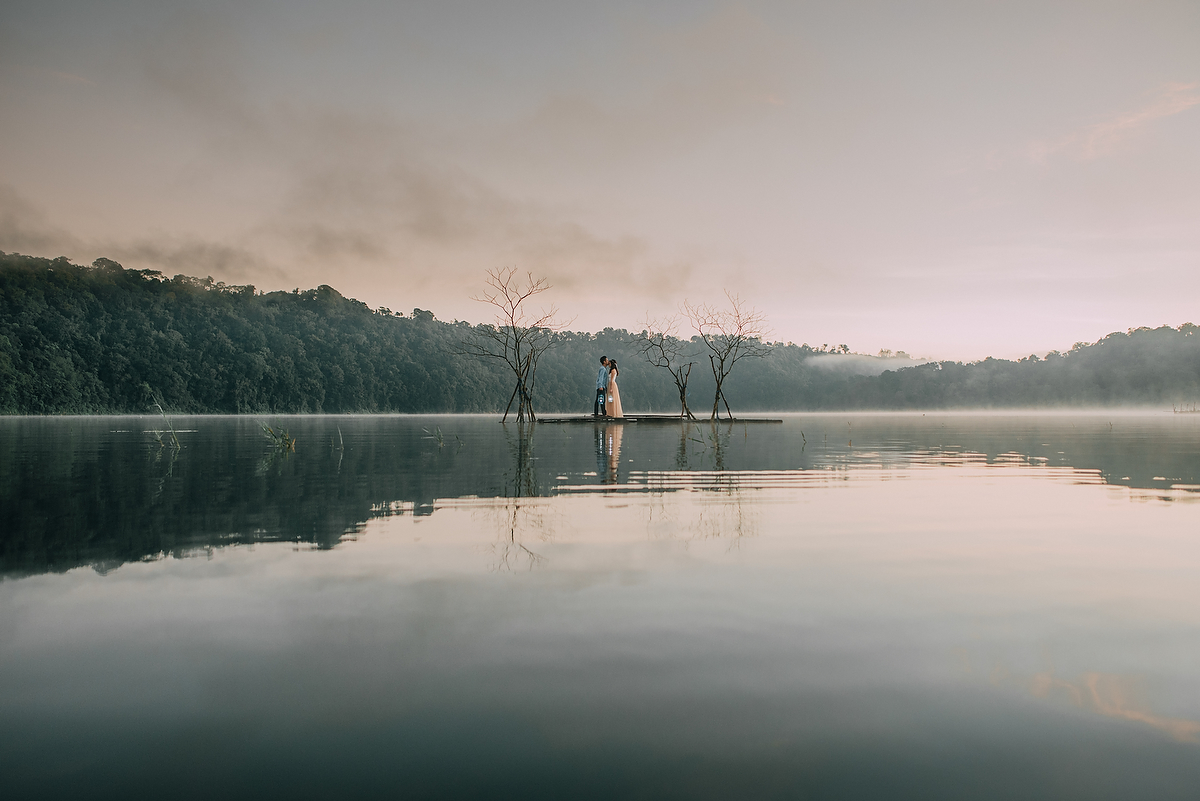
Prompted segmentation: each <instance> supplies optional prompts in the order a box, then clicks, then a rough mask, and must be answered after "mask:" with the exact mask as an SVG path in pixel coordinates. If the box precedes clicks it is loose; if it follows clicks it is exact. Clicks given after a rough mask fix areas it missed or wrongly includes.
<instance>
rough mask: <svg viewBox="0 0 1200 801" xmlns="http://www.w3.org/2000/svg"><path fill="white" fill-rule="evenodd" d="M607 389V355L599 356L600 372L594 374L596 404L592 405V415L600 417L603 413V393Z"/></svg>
mask: <svg viewBox="0 0 1200 801" xmlns="http://www.w3.org/2000/svg"><path fill="white" fill-rule="evenodd" d="M607 391H608V357H607V356H601V357H600V372H599V373H597V374H596V405H595V406H593V407H592V415H593V416H595V417H600V416H601V415H603V414H604V393H605V392H607Z"/></svg>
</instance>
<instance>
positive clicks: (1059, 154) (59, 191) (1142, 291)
mask: <svg viewBox="0 0 1200 801" xmlns="http://www.w3.org/2000/svg"><path fill="white" fill-rule="evenodd" d="M0 250H4V251H7V252H20V253H26V254H31V255H38V256H48V257H55V256H60V255H65V256H68V257H70V258H71V259H72V260H73V261H76V262H77V263H90V262H91V261H92V260H93V259H96V258H100V257H104V258H110V259H114V260H116V261H119V262H121V263H122V264H124V265H125V266H126V267H129V268H136V269H156V270H161V271H162V272H164V273H165V274H166V275H175V274H177V273H184V274H188V275H196V276H212V277H213V278H215V279H217V280H221V281H225V282H227V283H234V284H246V283H252V284H254V285H255V286H257V287H258V288H260V289H263V290H275V289H286V290H291V289H294V288H297V287H299V288H302V289H303V288H309V287H314V286H317V285H319V284H329V285H331V286H333V287H335V288H337V289H338V290H339V291H341V292H342V293H343V294H345V295H347V296H350V297H355V298H358V299H360V300H362V301H364V302H366V303H367V304H369V305H370V306H372V307H379V306H385V307H387V308H390V309H394V310H397V311H405V312H407V311H411V310H412V309H413V308H417V307H419V308H422V309H428V310H431V311H433V312H434V314H435V315H437V317H438V318H439V319H443V320H455V319H459V320H468V321H471V322H481V321H487V320H490V318H491V316H490V314H489V313H488V309H487V308H486V307H485V306H483V305H481V304H479V303H478V302H475V301H473V300H472V296H473V295H478V294H479V293H480V292H482V291H483V290H484V289H485V286H484V280H485V277H486V273H487V271H488V270H495V269H500V268H507V267H515V268H517V269H519V270H521V271H530V272H532V273H533V274H534V275H536V276H545V277H546V278H548V279H549V281H550V283H551V284H552V286H553V288H552V289H551V290H550V291H549V292H547V293H546V294H545V295H543V296H542V297H543V298H544V299H545V300H546V301H547V302H549V303H553V304H554V305H555V306H557V308H558V309H559V310H560V315H561V317H562V318H563V319H564V320H567V321H569V322H570V327H571V328H572V329H575V330H588V331H596V330H599V329H601V328H604V327H608V326H611V327H614V328H628V329H632V330H640V329H641V327H642V323H643V322H644V321H645V320H646V319H647V317H662V316H665V315H668V314H670V313H672V311H674V310H676V309H678V307H679V305H680V303H681V302H683V301H684V300H688V301H690V302H693V303H697V302H720V301H722V300H723V298H724V295H723V292H724V290H729V291H730V292H733V293H736V294H737V295H738V296H740V297H741V298H742V299H743V300H744V301H745V302H747V303H748V304H749V305H751V306H753V307H755V308H757V309H758V310H761V311H762V312H764V313H765V314H766V316H767V318H768V320H769V324H770V329H771V331H770V337H769V338H770V339H772V340H778V341H794V342H796V343H798V344H799V343H801V342H807V343H810V344H813V345H821V344H825V343H828V344H829V345H831V346H832V345H839V344H843V343H844V344H847V345H849V347H850V348H851V349H852V350H855V351H859V352H864V353H874V352H876V351H878V350H879V349H881V348H888V349H891V350H904V351H906V352H908V353H910V354H913V355H916V356H922V357H930V358H942V359H963V360H974V359H979V358H983V357H985V356H989V355H992V356H1000V357H1009V358H1011V357H1019V356H1024V355H1028V354H1030V353H1038V354H1042V353H1045V352H1046V351H1048V350H1051V349H1061V350H1065V349H1067V348H1070V347H1071V345H1072V344H1074V343H1075V342H1077V341H1089V342H1090V341H1094V340H1096V339H1098V338H1100V337H1102V336H1104V335H1105V334H1107V333H1109V332H1111V331H1118V330H1125V329H1128V328H1131V327H1138V326H1143V325H1148V326H1157V325H1162V324H1169V325H1179V324H1181V323H1184V322H1200V306H1198V305H1197V299H1198V298H1200V269H1198V268H1200V3H1196V2H1194V0H1189V1H1188V2H1178V3H1158V2H1102V1H1101V0H1092V1H1089V2H1046V1H1045V0H1041V1H1039V2H1028V3H1026V2H1020V0H1015V1H1006V2H993V3H988V2H980V3H963V2H959V1H957V0H955V1H954V2H920V1H919V0H918V1H916V2H903V3H900V2H853V1H846V2H820V3H806V2H742V3H723V2H713V3H707V2H686V3H685V2H655V3H646V2H623V1H622V0H615V1H613V2H606V3H602V4H601V3H573V2H565V1H562V0H560V1H558V2H475V3H466V2H455V1H454V0H439V1H438V2H411V3H405V2H356V1H343V2H338V3H315V2H255V1H247V0H243V2H236V3H234V2H220V1H219V0H205V2H190V0H175V1H174V2H173V1H172V0H155V1H154V2H149V1H145V2H141V1H139V0H114V1H112V2H103V1H98V0H89V1H88V2H58V1H57V0H38V1H37V2H26V1H25V0H6V2H5V3H4V8H3V10H2V11H0Z"/></svg>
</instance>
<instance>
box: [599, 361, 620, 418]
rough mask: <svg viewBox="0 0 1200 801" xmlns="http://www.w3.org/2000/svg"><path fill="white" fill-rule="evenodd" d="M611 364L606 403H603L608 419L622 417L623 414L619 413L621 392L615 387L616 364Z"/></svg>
mask: <svg viewBox="0 0 1200 801" xmlns="http://www.w3.org/2000/svg"><path fill="white" fill-rule="evenodd" d="M611 364H612V365H613V369H611V370H609V371H608V402H607V403H605V405H604V410H605V413H606V414H607V415H608V416H609V417H624V416H625V414H624V413H623V412H622V411H621V390H620V388H619V387H618V386H617V373H618V371H617V367H616V365H617V363H616V362H612V363H611Z"/></svg>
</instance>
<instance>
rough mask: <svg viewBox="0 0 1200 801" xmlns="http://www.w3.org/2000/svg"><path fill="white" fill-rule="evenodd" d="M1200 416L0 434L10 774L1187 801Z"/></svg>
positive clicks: (1193, 772)
mask: <svg viewBox="0 0 1200 801" xmlns="http://www.w3.org/2000/svg"><path fill="white" fill-rule="evenodd" d="M1197 418H1200V415H1195V416H1191V415H1178V416H1173V415H1169V414H1168V415H1119V414H1118V415H1085V414H1078V415H1056V416H1052V415H1024V416H1022V415H1009V416H994V415H929V416H921V415H919V414H917V415H878V416H871V415H800V416H793V417H787V418H786V419H785V422H784V423H783V424H782V425H752V426H740V425H735V426H726V425H721V426H718V427H716V428H715V429H714V428H713V427H712V426H709V425H707V424H706V425H701V426H692V427H690V428H688V427H683V426H680V425H674V424H669V425H637V424H633V425H627V426H625V427H624V428H621V427H619V426H611V427H606V426H593V425H590V424H587V425H542V426H539V427H538V428H537V429H536V431H535V432H534V433H533V435H532V437H529V436H522V435H521V433H520V432H518V431H517V429H516V428H515V427H513V426H508V427H503V426H501V425H499V424H498V423H497V422H496V421H495V420H494V419H493V418H481V417H310V418H271V419H270V421H271V422H280V423H282V424H283V425H285V426H288V427H290V429H291V431H292V433H293V434H295V435H297V437H298V445H297V448H296V452H295V453H278V452H275V451H273V450H272V448H271V445H270V443H269V442H268V441H267V440H266V439H265V438H264V437H263V435H262V434H261V432H260V430H259V428H258V421H257V420H255V419H251V418H223V417H191V418H175V424H176V427H177V428H180V429H182V430H183V431H182V432H181V433H180V435H179V436H180V439H181V440H182V442H183V445H184V447H183V448H182V450H180V451H179V452H178V453H175V452H173V451H170V450H164V449H162V448H160V447H159V446H158V445H157V444H153V443H152V442H151V440H150V438H149V436H148V435H147V434H146V433H144V432H145V430H147V429H150V428H156V427H159V424H158V423H157V422H156V421H155V419H154V418H152V417H144V418H137V417H117V418H111V417H110V418H66V419H29V418H8V419H0V530H2V531H3V534H2V537H0V575H2V576H3V578H2V580H0V721H2V723H0V788H4V789H5V790H6V792H3V795H4V796H5V797H10V798H17V797H27V796H28V797H72V798H76V797H111V798H118V797H119V798H126V797H129V796H131V795H133V794H152V795H170V796H173V797H196V798H212V797H246V798H252V797H254V798H257V797H263V796H282V797H296V798H302V797H313V798H328V797H345V796H358V797H362V796H379V797H387V798H394V797H414V798H417V797H483V798H496V797H520V798H552V797H553V798H559V797H571V798H584V797H595V798H618V797H619V798H637V797H645V798H664V797H681V798H773V797H778V798H807V797H812V798H889V799H895V798H922V799H925V798H1023V799H1024V798H1054V799H1060V798H1113V799H1128V798H1189V799H1191V798H1196V797H1197V787H1200V419H1197Z"/></svg>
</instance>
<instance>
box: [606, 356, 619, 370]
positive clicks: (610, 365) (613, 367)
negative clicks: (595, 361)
mask: <svg viewBox="0 0 1200 801" xmlns="http://www.w3.org/2000/svg"><path fill="white" fill-rule="evenodd" d="M608 369H609V370H616V369H617V360H616V359H609V360H608Z"/></svg>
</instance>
